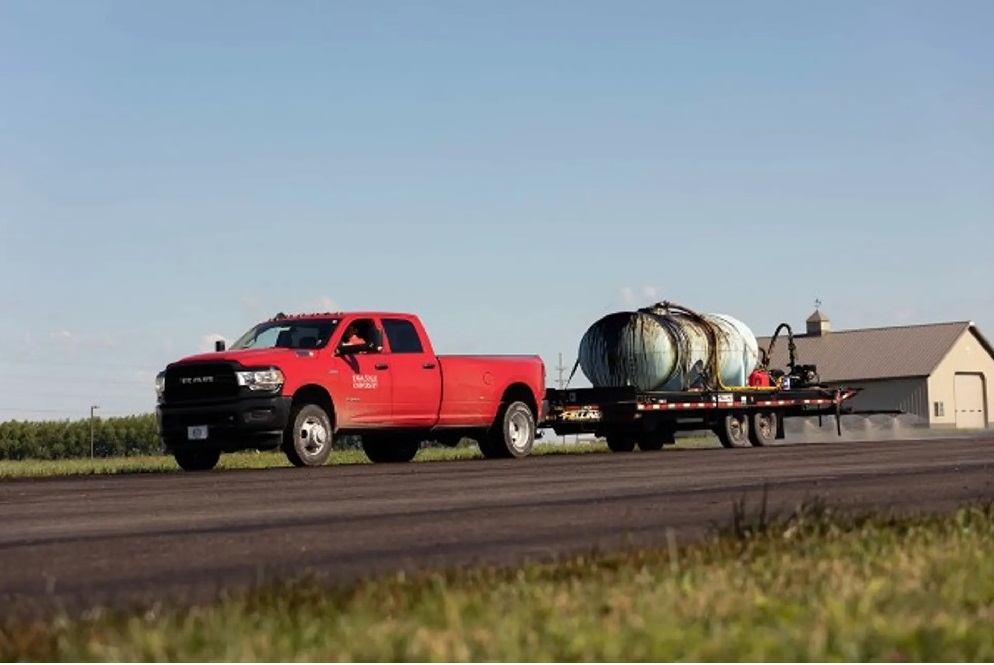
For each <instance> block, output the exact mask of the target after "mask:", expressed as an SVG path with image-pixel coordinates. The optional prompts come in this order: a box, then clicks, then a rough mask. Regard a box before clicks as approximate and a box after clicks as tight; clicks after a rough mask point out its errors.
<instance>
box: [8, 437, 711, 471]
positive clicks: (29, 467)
mask: <svg viewBox="0 0 994 665" xmlns="http://www.w3.org/2000/svg"><path fill="white" fill-rule="evenodd" d="M707 445H712V444H710V443H708V442H707V440H706V439H690V438H688V439H683V440H681V441H679V442H678V443H677V445H676V446H675V447H678V448H692V447H701V446H707ZM606 452H608V449H607V444H605V443H603V442H601V441H596V442H590V443H572V442H570V441H569V439H567V443H566V444H561V443H554V444H553V443H536V445H535V448H534V449H533V451H532V455H536V456H539V455H578V454H584V453H606ZM482 458H483V455H481V454H480V451H479V449H478V448H477V447H476V446H475V445H474V446H469V447H459V448H427V449H424V450H422V451H420V452H419V453H418V456H417V458H415V461H416V462H431V461H445V460H469V459H482ZM368 463H370V462H369V460H367V459H366V456H365V454H364V453H363V452H362V451H361V450H337V451H335V452H333V453H332V455H331V459H330V460H329V461H328V464H331V465H334V464H368ZM289 466H291V464H290V463H289V462H288V461H287V459H286V456H285V455H283V453H280V452H240V453H229V454H225V455H222V456H221V461H220V462H219V463H218V467H217V468H219V469H268V468H275V467H289ZM179 471H180V468H179V467H178V466H177V465H176V461H175V460H173V458H172V457H171V456H168V455H144V456H133V457H108V458H96V459H89V458H83V459H64V460H0V479H4V478H42V477H55V476H90V475H114V474H136V473H171V472H179Z"/></svg>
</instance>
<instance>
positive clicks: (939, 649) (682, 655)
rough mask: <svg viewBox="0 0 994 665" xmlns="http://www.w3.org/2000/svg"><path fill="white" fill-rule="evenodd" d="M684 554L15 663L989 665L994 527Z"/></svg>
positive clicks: (812, 519)
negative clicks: (762, 664) (776, 664)
mask: <svg viewBox="0 0 994 665" xmlns="http://www.w3.org/2000/svg"><path fill="white" fill-rule="evenodd" d="M747 527H748V525H746V527H744V526H743V525H742V524H741V523H740V524H739V526H738V527H737V529H736V530H737V532H738V533H737V534H733V535H725V536H723V537H722V538H721V539H714V540H711V541H709V542H705V543H701V544H697V545H694V546H688V547H682V548H679V549H678V548H676V547H672V548H664V549H662V550H644V551H637V552H628V553H622V554H615V555H603V556H593V555H588V556H582V557H574V558H570V559H568V560H565V561H562V562H560V563H557V564H546V565H532V566H528V567H523V568H517V569H510V570H500V569H470V570H466V571H461V572H460V571H451V572H447V573H437V574H423V575H419V576H416V577H407V578H405V577H404V576H397V577H391V578H387V579H379V580H369V581H365V582H361V583H359V584H357V585H355V586H353V587H349V588H344V589H339V590H327V589H322V588H321V587H319V586H317V585H315V584H310V583H308V582H307V581H298V582H295V583H292V584H286V585H283V586H281V587H279V588H270V589H267V590H256V591H249V592H241V593H231V594H228V595H227V596H226V597H224V598H222V599H219V600H218V601H216V602H215V603H213V604H209V605H203V606H196V607H192V608H191V607H187V608H184V607H180V606H160V607H155V608H151V609H146V610H144V611H136V612H126V613H112V612H98V613H94V614H92V615H91V616H90V618H87V619H80V620H70V619H68V618H61V619H58V620H41V621H37V622H32V623H18V622H15V621H13V620H10V619H8V620H6V621H0V657H2V658H3V659H4V660H36V661H38V660H43V661H65V660H71V661H92V660H98V661H121V660H142V661H162V660H169V661H174V660H186V661H205V660H206V661H213V660H236V661H241V660H246V661H260V660H261V661H289V660H294V661H300V660H321V661H338V660H351V661H355V660H364V661H410V660H419V661H465V660H474V661H480V660H497V661H505V660H508V661H535V660H547V661H590V660H599V661H619V660H620V661H645V660H648V661H669V660H692V661H712V660H721V661H768V660H776V661H810V660H817V661H834V660H846V661H880V660H895V659H896V660H906V661H922V660H928V661H948V660H952V661H985V660H987V661H989V660H991V659H994V630H991V626H992V625H994V557H991V556H990V552H991V551H992V549H994V509H992V508H991V507H971V508H964V509H962V510H960V511H958V512H957V513H955V514H954V515H952V516H946V517H914V518H896V517H891V518H888V517H883V516H877V517H865V518H847V517H839V516H832V515H825V514H823V513H820V512H818V511H807V512H804V511H802V512H800V513H798V514H797V515H796V516H795V517H793V518H791V519H788V520H785V521H783V522H781V523H777V524H772V525H770V524H766V525H765V526H764V525H762V524H760V525H759V528H755V525H754V526H753V528H747Z"/></svg>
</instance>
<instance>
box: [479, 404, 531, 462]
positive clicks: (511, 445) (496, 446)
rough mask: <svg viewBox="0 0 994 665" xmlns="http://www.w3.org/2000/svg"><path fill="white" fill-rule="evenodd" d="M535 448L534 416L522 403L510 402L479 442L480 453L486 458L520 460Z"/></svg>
mask: <svg viewBox="0 0 994 665" xmlns="http://www.w3.org/2000/svg"><path fill="white" fill-rule="evenodd" d="M534 446H535V414H534V413H532V410H531V409H530V408H528V405H527V404H525V403H524V402H511V403H510V404H508V405H507V407H505V408H503V409H501V411H500V413H499V415H498V416H497V420H496V421H495V422H494V424H493V426H492V427H491V428H490V430H489V431H488V432H487V435H486V436H485V437H483V439H481V440H480V452H481V453H483V456H484V457H488V458H502V457H503V458H507V457H514V458H521V457H527V456H528V455H530V454H531V452H532V448H533V447H534Z"/></svg>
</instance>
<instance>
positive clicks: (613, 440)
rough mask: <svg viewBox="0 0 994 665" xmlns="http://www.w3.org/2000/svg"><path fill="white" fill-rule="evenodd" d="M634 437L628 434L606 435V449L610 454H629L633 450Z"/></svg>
mask: <svg viewBox="0 0 994 665" xmlns="http://www.w3.org/2000/svg"><path fill="white" fill-rule="evenodd" d="M635 443H636V441H635V437H634V436H630V435H628V434H608V436H607V447H608V448H609V449H610V450H611V452H612V453H630V452H632V451H633V450H635Z"/></svg>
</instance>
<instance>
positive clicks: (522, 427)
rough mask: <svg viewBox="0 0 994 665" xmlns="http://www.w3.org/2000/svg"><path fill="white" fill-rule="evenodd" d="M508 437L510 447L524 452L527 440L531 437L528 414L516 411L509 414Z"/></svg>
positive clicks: (526, 447)
mask: <svg viewBox="0 0 994 665" xmlns="http://www.w3.org/2000/svg"><path fill="white" fill-rule="evenodd" d="M508 430H509V431H508V439H509V440H510V443H511V447H512V448H514V450H515V451H517V452H519V453H520V452H525V451H526V450H527V449H528V441H529V439H530V438H531V423H530V422H528V416H526V415H525V414H524V413H522V412H520V411H518V412H516V413H515V414H514V415H512V416H511V422H510V423H509V424H508Z"/></svg>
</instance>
